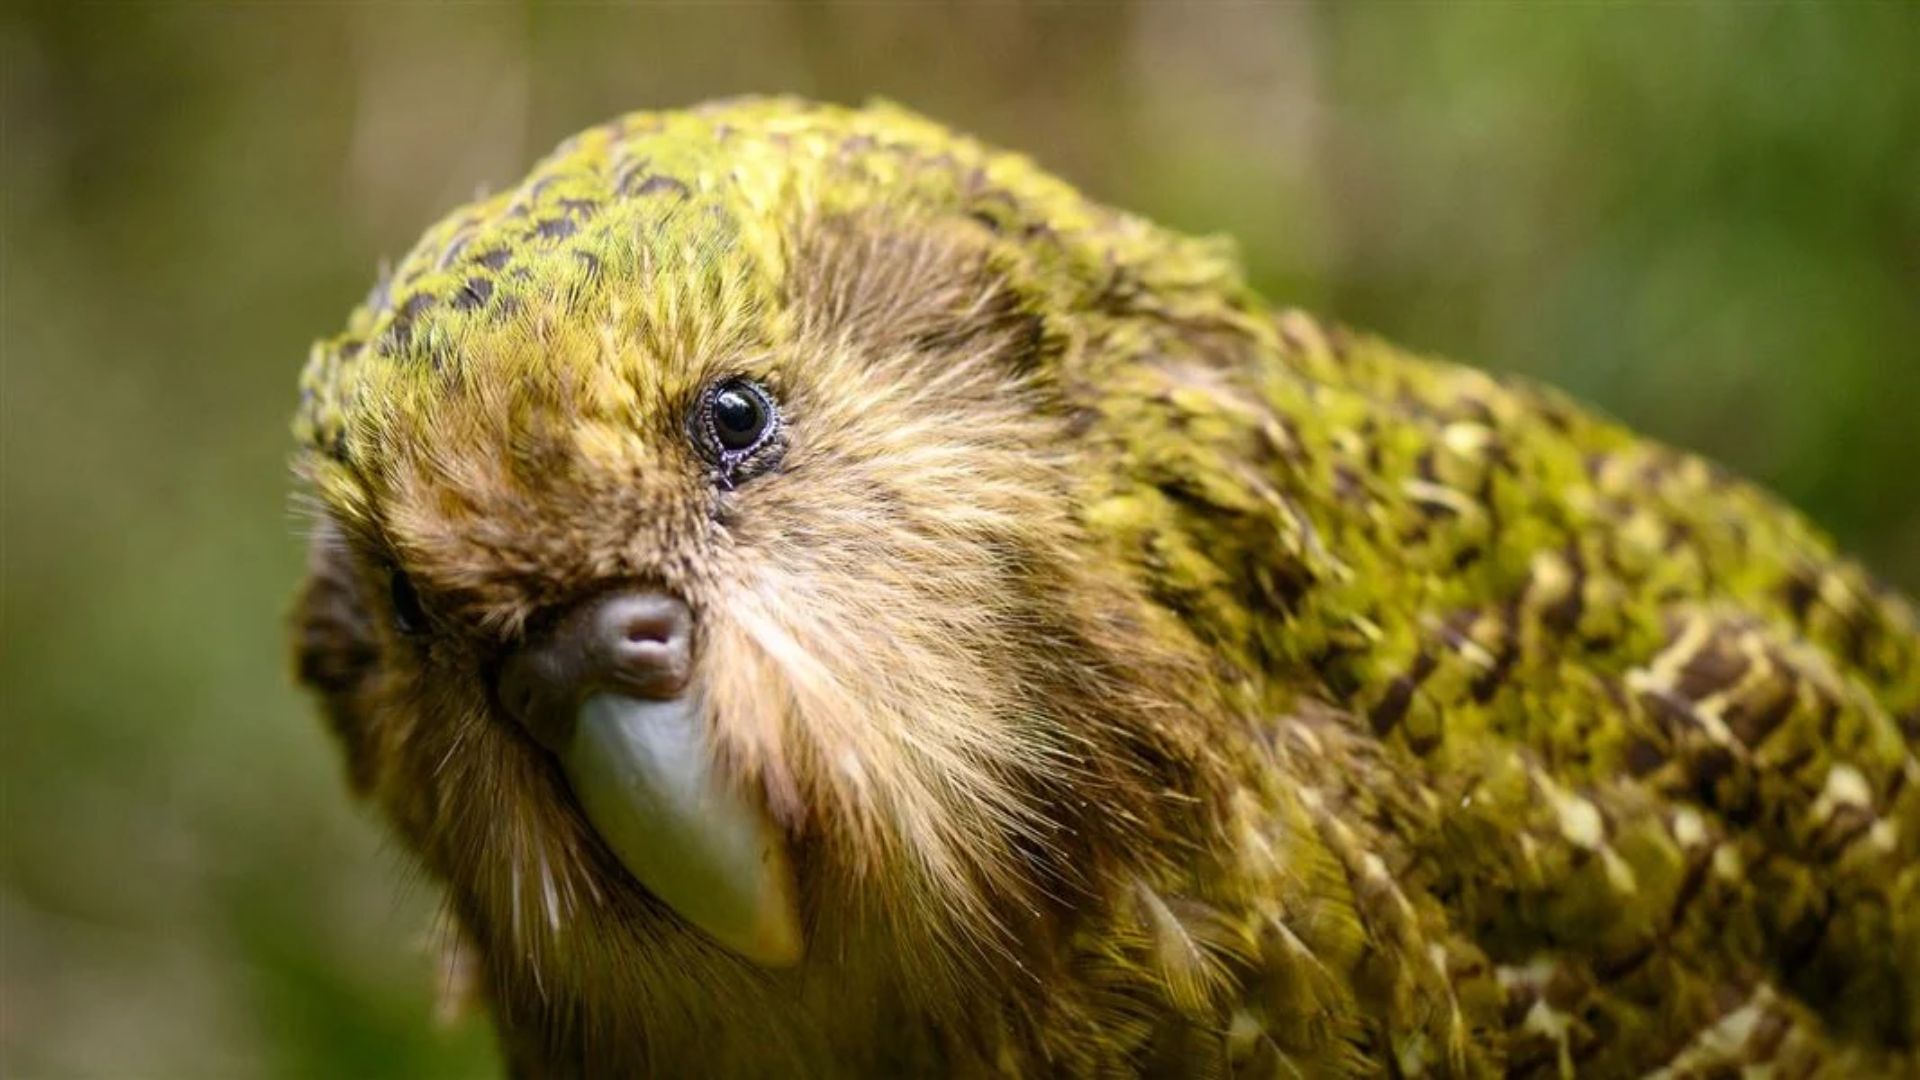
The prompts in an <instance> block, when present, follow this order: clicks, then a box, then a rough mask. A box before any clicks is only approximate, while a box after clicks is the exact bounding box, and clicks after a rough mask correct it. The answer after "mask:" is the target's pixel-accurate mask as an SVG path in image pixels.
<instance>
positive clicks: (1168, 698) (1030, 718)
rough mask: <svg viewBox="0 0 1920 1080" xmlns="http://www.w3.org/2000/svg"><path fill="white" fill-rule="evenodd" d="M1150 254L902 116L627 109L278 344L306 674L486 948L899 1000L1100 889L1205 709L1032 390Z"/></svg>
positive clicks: (1184, 275)
mask: <svg viewBox="0 0 1920 1080" xmlns="http://www.w3.org/2000/svg"><path fill="white" fill-rule="evenodd" d="M1191 245H1192V242H1191V241H1185V240H1181V239H1178V238H1174V237H1171V236H1169V235H1167V234H1162V233H1159V232H1158V231H1157V230H1153V229H1151V228H1150V227H1149V226H1146V225H1145V224H1144V223H1141V222H1139V221H1137V220H1135V219H1131V218H1127V217H1124V216H1122V215H1119V214H1117V213H1114V212H1112V211H1107V210H1104V209H1101V208H1099V207H1096V206H1094V205H1093V204H1091V203H1088V202H1086V201H1085V200H1083V199H1082V198H1081V197H1080V196H1079V195H1077V194H1076V193H1075V192H1073V191H1072V190H1071V189H1070V188H1068V187H1066V186H1065V185H1064V184H1061V183H1059V182H1058V181H1054V180H1052V179H1051V178H1048V177H1046V176H1045V175H1044V174H1041V173H1039V172H1038V171H1037V170H1034V169H1033V168H1032V167H1031V166H1029V165H1028V164H1027V163H1026V162H1024V161H1023V160H1021V159H1018V158H1015V157H1011V156H1008V155H1002V154H996V153H992V152H989V151H987V150H985V149H983V148H981V147H979V146H977V145H976V144H973V143H971V142H969V141H966V140H964V139H960V138H958V137H956V136H953V135H951V134H949V133H947V132H946V131H944V130H943V129H941V128H939V127H937V126H935V125H933V124H931V123H928V122H926V121H923V120H920V119H918V118H916V117H913V116H911V115H909V114H906V113H904V112H901V111H899V110H897V109H892V108H888V107H876V108H869V109H865V110H842V109H833V108H825V107H815V106H806V105H801V104H798V103H794V102H786V101H754V102H744V103H734V104H728V105H723V106H718V107H713V108H708V109H703V110H696V111H691V112H681V113H656V114H637V115H634V116H629V117H626V118H623V119H621V120H618V121H615V122H614V123H612V124H609V125H606V126H604V127H602V128H598V129H594V130H592V131H589V132H586V133H584V134H582V135H580V136H578V137H576V138H575V139H574V140H571V141H570V142H569V143H567V144H565V145H563V146H562V147H561V148H560V149H559V150H558V151H556V152H555V154H554V155H553V156H552V157H550V158H549V159H547V160H546V161H545V162H544V163H542V164H541V165H540V166H539V167H538V168H537V169H536V170H535V171H534V172H533V173H532V175H530V176H529V177H528V178H527V179H526V180H525V181H524V182H523V183H521V184H520V185H519V186H517V187H516V188H514V189H513V190H510V191H507V192H505V193H502V194H500V195H498V196H495V197H492V198H488V199H484V200H482V201H480V202H477V203H474V204H472V205H470V206H468V207H465V208H463V209H461V210H459V211H457V212H455V213H454V214H453V215H451V216H450V217H448V218H447V219H446V220H445V221H443V222H442V223H440V224H439V225H437V226H436V227H434V228H433V229H432V230H430V231H429V232H428V233H427V235H426V236H425V237H424V238H423V239H422V240H421V241H420V243H419V245H418V246H417V247H416V248H415V249H414V250H413V251H412V253H411V254H409V255H408V256H406V258H405V259H403V260H402V261H401V262H400V263H399V264H398V265H397V266H396V267H395V268H394V269H393V271H392V272H391V273H390V274H388V275H387V276H386V277H385V279H384V280H383V281H382V283H381V284H380V285H379V286H378V287H377V288H376V290H375V292H374V294H373V295H372V296H370V297H369V298H368V299H367V301H366V302H365V303H364V304H363V305H362V306H361V307H360V308H359V309H358V310H357V311H356V312H355V313H354V314H353V316H352V317H351V320H350V322H349V325H348V327H347V329H346V330H345V331H344V332H343V333H341V334H340V335H338V336H335V337H333V338H330V339H328V340H325V341H322V342H321V343H319V344H318V345H317V346H315V349H314V352H313V356H312V359H311V361H310V363H309V365H308V368H307V370H306V373H305V375H304V376H303V380H302V402H301V407H300V412H299V415H298V419H297V421H296V429H297V434H298V436H299V439H300V442H301V445H302V451H301V455H300V463H299V468H300V471H301V472H302V473H303V475H304V477H305V480H306V485H307V490H308V491H309V492H310V494H311V501H312V503H313V505H314V507H315V509H316V520H317V523H318V524H317V527H316V529H315V536H314V545H313V556H312V565H311V571H310V577H309V581H308V584H307V586H306V589H305V592H304V593H303V595H302V599H301V602H300V605H299V608H298V612H297V615H296V620H295V622H296V626H295V630H296V648H297V652H298V655H299V663H300V668H301V672H302V674H303V677H304V678H305V681H306V682H307V683H308V684H309V685H310V686H312V687H313V688H314V689H315V690H316V691H317V692H318V693H319V695H320V697H321V699H322V701H323V704H324V706H325V708H326V711H327V713H328V715H329V717H330V718H331V720H332V722H333V725H334V727H335V729H336V731H337V732H338V733H339V735H340V737H341V740H342V742H343V745H344V748H345V751H346V755H347V760H348V763H349V768H350V773H351V776H352V777H353V780H354V783H355V785H356V787H358V788H359V789H360V790H361V791H362V792H364V793H366V794H367V795H369V796H370V797H371V798H372V799H373V801H374V802H375V803H376V804H377V805H378V806H379V807H380V808H381V809H382V811H383V812H384V813H385V814H386V816H387V817H388V818H389V819H390V820H391V821H392V823H393V824H394V825H395V827H396V828H397V829H398V831H399V834H400V835H401V837H402V838H403V840H404V841H405V843H406V845H407V846H408V847H409V848H410V849H412V850H413V851H414V852H416V853H417V854H418V855H419V857H420V858H421V859H422V860H423V862H424V863H425V864H426V866H427V867H428V868H429V869H430V870H431V871H432V872H433V874H434V875H435V876H437V877H438V878H439V879H441V880H442V881H444V882H445V884H446V885H447V888H448V893H449V899H450V902H451V903H452V905H453V906H454V908H455V910H456V911H457V912H458V914H459V916H460V918H461V921H462V922H463V923H464V924H466V925H467V927H468V929H469V930H470V931H471V932H472V933H474V934H475V935H476V936H477V937H478V938H479V939H480V941H481V942H482V944H483V945H484V946H486V947H487V950H488V952H489V953H490V954H493V955H495V956H496V957H501V958H503V959H502V960H501V963H503V964H507V965H509V966H516V970H519V971H521V972H522V973H523V974H525V975H527V976H529V977H530V978H532V979H535V980H540V979H544V980H547V981H549V982H552V983H563V984H564V983H567V982H568V981H572V982H573V983H576V984H578V983H590V982H592V981H594V980H596V979H598V980H602V981H605V980H611V979H614V978H616V976H617V977H621V978H626V977H638V978H640V979H641V981H642V982H643V983H644V982H646V981H648V980H650V979H651V980H662V979H668V978H671V977H674V976H675V975H676V974H678V973H683V972H685V971H689V970H697V971H702V972H708V973H712V975H713V977H715V978H719V977H722V973H725V972H731V971H759V972H766V971H778V970H779V969H782V968H791V967H796V966H800V967H804V966H807V965H810V964H812V965H819V964H824V963H827V962H828V961H829V960H830V958H835V957H845V956H846V955H848V954H849V953H850V952H851V951H857V950H867V951H868V953H869V954H872V955H885V956H888V957H890V958H892V962H893V963H895V964H896V965H901V966H905V967H910V968H913V969H915V970H916V973H917V977H916V979H915V980H913V981H914V982H915V984H916V985H921V986H930V985H939V984H941V983H942V982H943V981H950V980H951V979H952V978H958V977H964V976H957V975H955V974H954V973H955V972H963V971H968V970H975V969H978V968H979V967H980V966H981V964H982V962H983V960H985V961H987V966H988V967H991V966H992V965H991V958H992V957H994V956H1006V955H1011V952H1012V950H1011V948H1010V945H1011V943H1012V942H1014V941H1015V940H1017V939H1018V938H1019V937H1020V936H1021V935H1022V934H1025V933H1031V932H1034V927H1035V926H1036V925H1038V924H1040V923H1044V922H1045V921H1046V919H1047V918H1048V917H1049V916H1048V912H1050V911H1054V910H1056V909H1057V908H1058V907H1059V906H1060V905H1061V904H1063V903H1070V902H1071V899H1072V898H1073V897H1075V896H1077V895H1081V894H1084V893H1085V892H1086V891H1088V890H1095V889H1098V888H1100V887H1101V880H1102V877H1103V875H1104V874H1105V873H1106V872H1107V868H1109V867H1111V866H1113V865H1115V864H1116V861H1117V860H1120V859H1122V858H1123V855H1122V853H1123V852H1127V851H1131V850H1136V849H1138V848H1139V847H1140V845H1138V844H1134V843H1130V842H1129V834H1136V833H1138V832H1139V831H1141V830H1151V829H1154V828H1156V827H1158V825H1157V823H1158V822H1159V821H1160V820H1161V819H1162V817H1163V816H1164V815H1165V814H1166V813H1168V812H1170V811H1169V810H1168V809H1167V806H1166V805H1165V803H1166V802H1167V799H1166V793H1167V792H1168V791H1172V790H1177V791H1187V792H1190V791H1191V790H1192V788H1193V784H1192V783H1191V782H1190V780H1188V779H1184V778H1182V775H1181V774H1183V772H1184V771H1185V770H1189V769H1191V768H1193V763H1194V762H1195V760H1197V759H1198V758H1199V757H1200V756H1202V755H1203V754H1204V750H1203V749H1201V748H1200V747H1199V746H1197V745H1196V743H1197V740H1195V739H1194V738H1193V737H1192V736H1191V735H1190V733H1189V732H1190V727H1188V726H1186V725H1184V724H1183V722H1182V719H1181V718H1182V716H1184V715H1185V713H1186V711H1187V710H1190V709H1191V708H1192V707H1193V700H1192V698H1191V696H1190V695H1192V694H1198V693H1200V691H1199V690H1198V689H1195V687H1196V686H1197V685H1198V684H1199V682H1200V680H1197V679H1196V678H1194V677H1193V676H1192V674H1191V672H1190V670H1189V667H1190V662H1189V660H1188V657H1189V655H1190V654H1191V652H1192V650H1191V649H1190V648H1189V646H1188V645H1187V644H1186V643H1185V642H1184V640H1183V639H1182V638H1181V637H1180V634H1179V632H1178V630H1177V629H1175V628H1172V627H1171V626H1170V625H1169V623H1168V620H1167V619H1165V618H1164V616H1162V615H1160V614H1157V609H1156V608H1154V606H1153V605H1151V604H1150V603H1148V602H1147V600H1146V599H1145V598H1144V595H1143V592H1142V589H1141V588H1140V587H1139V586H1138V585H1136V584H1135V583H1134V582H1132V581H1131V580H1129V579H1128V578H1127V576H1126V575H1125V574H1124V573H1123V572H1121V571H1119V570H1117V569H1115V567H1116V566H1117V565H1118V563H1117V561H1116V560H1114V559H1111V558H1108V557H1106V556H1107V553H1104V552H1102V551H1101V550H1100V547H1099V544H1098V543H1097V542H1095V541H1093V540H1092V539H1090V537H1089V536H1088V534H1087V530H1086V528H1085V522H1084V520H1083V518H1084V513H1083V511H1084V508H1085V506H1086V504H1087V501H1088V492H1089V491H1090V490H1093V489H1096V488H1097V487H1098V485H1099V484H1100V483H1102V481H1101V480H1100V477H1101V476H1102V475H1104V474H1103V471H1102V470H1105V469H1107V468H1108V466H1106V465H1098V464H1096V461H1097V460H1098V459H1097V452H1098V450H1099V448H1098V447H1097V446H1096V445H1095V444H1094V440H1091V439H1090V438H1089V436H1088V434H1087V428H1088V424H1089V421H1090V419H1091V416H1090V414H1091V412H1092V411H1094V410H1095V409H1096V408H1097V403H1095V402H1094V401H1093V399H1092V398H1091V397H1089V396H1088V394H1087V393H1086V391H1085V388H1084V387H1082V386H1080V385H1078V383H1077V382H1076V380H1078V379H1081V378H1084V377H1085V374H1086V373H1085V372H1079V373H1076V371H1074V370H1070V369H1069V366H1068V365H1067V364H1065V363H1063V362H1062V358H1063V357H1067V356H1077V355H1082V354H1085V355H1092V353H1093V352H1094V350H1093V348H1092V346H1091V344H1090V341H1091V340H1092V339H1094V338H1096V337H1097V336H1098V335H1102V334H1122V333H1125V331H1126V326H1127V320H1128V319H1129V318H1131V317H1132V316H1130V315H1129V314H1128V311H1129V310H1131V308H1130V307H1129V305H1133V306H1136V307H1137V306H1141V305H1147V306H1151V304H1152V303H1154V302H1157V301H1159V300H1165V299H1166V298H1168V297H1172V296H1175V295H1176V294H1177V293H1178V291H1179V289H1181V288H1185V287H1193V286H1194V285H1195V283H1199V284H1209V283H1212V282H1210V280H1209V279H1210V277H1211V276H1213V275H1216V274H1217V273H1221V272H1224V271H1221V270H1219V267H1220V266H1221V265H1222V264H1221V263H1220V262H1219V260H1218V259H1217V257H1216V255H1215V254H1214V253H1212V252H1211V249H1205V248H1201V247H1199V246H1191ZM1169 254H1172V255H1175V256H1178V257H1177V258H1172V259H1169V258H1168V256H1169ZM1169 268H1171V269H1169ZM1169 274H1171V277H1169V276H1168V275H1169ZM1162 279H1165V280H1162ZM636 972H637V973H640V974H639V975H638V976H634V975H633V973H636Z"/></svg>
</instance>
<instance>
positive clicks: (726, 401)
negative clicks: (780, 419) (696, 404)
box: [707, 379, 773, 453]
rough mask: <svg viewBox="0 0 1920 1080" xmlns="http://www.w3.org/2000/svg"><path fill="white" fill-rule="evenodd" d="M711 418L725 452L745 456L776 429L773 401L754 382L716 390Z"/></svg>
mask: <svg viewBox="0 0 1920 1080" xmlns="http://www.w3.org/2000/svg"><path fill="white" fill-rule="evenodd" d="M707 418H708V423H709V424H710V425H711V426H712V428H713V441H714V442H715V443H717V444H718V445H719V447H720V449H721V450H722V451H729V452H732V453H743V452H745V451H748V450H751V449H753V448H754V447H755V446H757V445H759V443H760V440H761V439H764V438H766V437H767V431H768V430H769V429H771V428H772V427H773V402H771V401H769V400H767V395H766V392H765V391H763V390H761V389H760V388H759V387H757V386H755V385H753V384H752V383H749V382H742V381H740V380H737V379H735V380H730V381H728V382H723V383H721V384H720V385H718V386H716V387H714V388H713V396H712V397H711V398H709V399H708V404H707Z"/></svg>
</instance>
